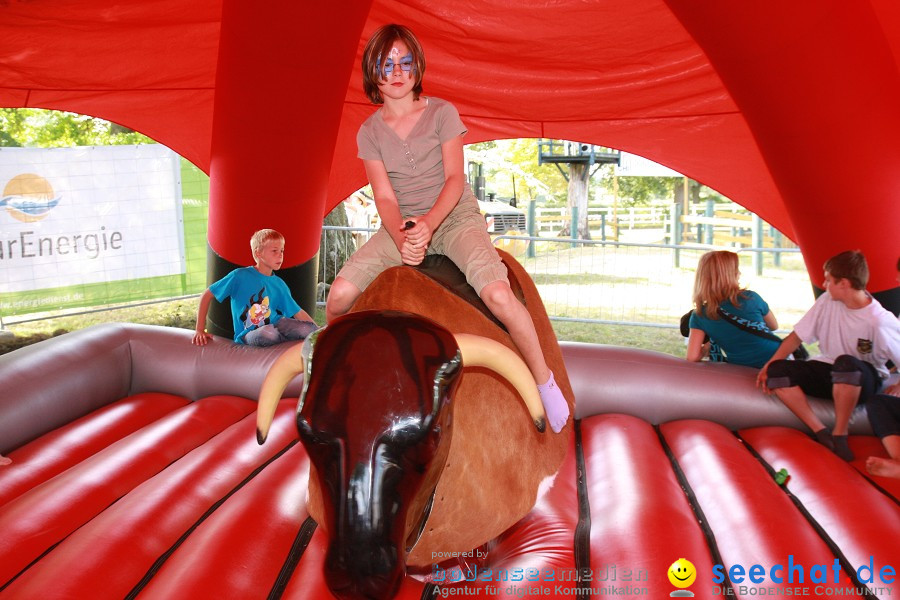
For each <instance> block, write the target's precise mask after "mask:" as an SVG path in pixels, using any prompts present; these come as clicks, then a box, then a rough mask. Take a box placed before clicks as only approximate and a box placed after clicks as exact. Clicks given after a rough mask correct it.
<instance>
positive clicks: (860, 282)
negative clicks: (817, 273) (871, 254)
mask: <svg viewBox="0 0 900 600" xmlns="http://www.w3.org/2000/svg"><path fill="white" fill-rule="evenodd" d="M823 269H824V270H826V271H828V272H829V273H830V274H831V277H832V278H834V279H846V280H847V281H849V282H850V285H851V286H852V287H853V289H854V290H864V289H866V284H868V283H869V265H868V263H867V262H866V257H865V256H863V253H862V252H860V251H859V250H847V251H846V252H841V253H840V254H837V255H835V256H832V257H831V258H829V259H828V260H826V261H825V265H824V266H823Z"/></svg>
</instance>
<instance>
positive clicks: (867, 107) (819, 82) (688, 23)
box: [666, 0, 900, 313]
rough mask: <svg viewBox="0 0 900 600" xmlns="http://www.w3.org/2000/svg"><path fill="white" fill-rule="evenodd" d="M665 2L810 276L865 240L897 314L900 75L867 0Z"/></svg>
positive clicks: (872, 284) (878, 290)
mask: <svg viewBox="0 0 900 600" xmlns="http://www.w3.org/2000/svg"><path fill="white" fill-rule="evenodd" d="M666 2H667V4H668V5H669V7H670V8H671V9H672V11H673V12H674V13H675V15H676V16H677V17H678V18H679V20H680V21H681V22H682V24H684V26H685V27H686V28H687V30H688V31H689V32H690V33H691V35H692V36H693V37H694V39H695V40H696V41H697V43H698V44H699V45H700V47H701V48H702V49H703V51H704V52H705V53H706V55H707V56H708V57H709V60H710V62H711V63H712V65H713V67H714V68H715V69H716V72H717V73H718V74H719V77H721V79H722V82H723V83H724V84H725V86H726V87H727V89H728V91H729V92H730V94H731V95H732V97H733V98H734V101H735V103H736V104H737V105H738V107H739V108H740V110H741V113H742V114H743V115H744V118H745V119H746V120H747V124H748V125H749V127H750V129H751V130H752V131H753V134H754V136H755V138H756V141H757V143H758V144H759V148H760V150H761V152H762V154H763V157H764V158H765V160H766V163H767V165H768V167H769V170H770V171H771V173H772V177H773V179H774V180H775V183H776V184H777V185H778V189H779V190H780V192H781V195H782V197H783V198H784V202H785V208H786V209H787V213H788V215H789V216H790V219H791V224H792V225H793V227H794V232H795V234H796V241H797V243H798V244H799V245H800V248H801V249H802V250H803V256H804V258H805V260H806V266H807V269H808V270H809V274H810V277H811V278H812V282H813V284H814V285H815V286H817V287H819V288H820V289H821V286H822V265H823V263H824V262H825V260H826V259H828V258H829V257H830V256H833V255H835V254H837V253H838V252H841V251H844V250H855V249H860V250H862V251H863V252H864V253H865V255H866V258H867V259H868V262H869V269H870V272H871V278H870V281H869V290H870V291H872V292H874V293H875V296H876V297H877V298H879V300H881V302H882V304H884V305H885V307H886V308H888V309H890V310H892V311H894V312H895V313H896V312H897V311H898V309H900V288H898V287H897V281H896V269H895V267H896V265H897V259H898V257H900V243H898V239H900V238H898V236H897V224H898V223H900V202H898V201H897V193H898V190H900V145H898V144H897V143H896V140H897V139H900V110H898V107H900V75H898V72H897V65H896V62H895V60H894V56H893V54H892V52H891V48H890V45H889V44H888V41H887V39H886V37H885V30H884V29H882V27H881V24H880V22H879V21H878V18H877V16H876V15H875V13H874V12H873V9H872V6H871V5H870V3H868V2H844V1H843V0H821V1H820V2H768V3H764V4H760V3H755V2H746V3H740V2H737V3H735V2H695V1H693V0H666ZM737 200H738V201H740V199H737Z"/></svg>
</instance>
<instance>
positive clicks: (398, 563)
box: [325, 542, 406, 600]
mask: <svg viewBox="0 0 900 600" xmlns="http://www.w3.org/2000/svg"><path fill="white" fill-rule="evenodd" d="M405 575H406V569H405V567H404V564H403V561H402V560H400V556H399V554H398V549H397V547H396V546H394V545H392V544H390V543H387V544H385V543H379V542H375V543H373V544H372V545H366V546H365V547H360V546H356V545H350V546H348V545H346V544H340V543H335V542H332V543H331V544H329V547H328V553H327V554H326V556H325V581H326V582H327V584H328V588H329V589H330V590H331V593H333V594H334V595H335V596H337V597H338V598H348V599H350V598H371V599H374V600H383V599H386V598H393V597H394V595H396V593H397V589H398V588H399V587H400V583H401V582H402V580H403V577H404V576H405Z"/></svg>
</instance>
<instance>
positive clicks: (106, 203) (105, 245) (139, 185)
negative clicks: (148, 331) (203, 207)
mask: <svg viewBox="0 0 900 600" xmlns="http://www.w3.org/2000/svg"><path fill="white" fill-rule="evenodd" d="M184 272H185V261H184V234H183V226H182V208H181V183H180V159H179V157H178V155H177V154H175V153H174V152H172V151H171V150H169V149H168V148H166V147H165V146H162V145H159V144H147V145H140V146H102V147H101V146H80V147H75V148H0V293H5V294H4V295H6V296H8V295H9V293H15V292H28V291H32V290H41V289H47V288H61V287H69V286H77V285H86V284H97V283H104V282H113V281H123V280H131V279H139V278H146V277H158V276H165V275H179V274H182V273H184Z"/></svg>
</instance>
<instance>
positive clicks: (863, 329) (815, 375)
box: [756, 251, 900, 461]
mask: <svg viewBox="0 0 900 600" xmlns="http://www.w3.org/2000/svg"><path fill="white" fill-rule="evenodd" d="M824 269H825V293H823V294H822V295H821V296H819V298H818V299H817V300H816V303H815V304H814V305H813V307H812V308H811V309H809V311H808V312H807V313H806V314H805V315H803V317H802V318H801V319H800V321H799V322H798V323H797V324H796V326H795V327H794V331H792V332H791V333H790V335H788V336H787V337H786V338H785V339H784V341H783V342H782V343H781V346H779V347H778V350H776V351H775V354H774V355H773V356H772V358H771V359H770V360H769V362H768V363H766V364H765V365H763V368H762V369H760V371H759V375H758V376H757V380H756V381H757V385H761V386H762V387H763V389H764V391H766V393H769V392H770V391H771V392H774V393H775V395H776V396H778V399H779V400H781V401H782V402H783V403H784V404H785V405H786V406H787V407H788V408H790V409H791V411H792V412H793V413H794V414H795V415H797V417H798V418H799V419H800V420H801V421H803V422H804V423H805V424H806V425H807V426H808V427H809V428H810V429H811V430H812V431H813V433H815V436H816V439H817V440H818V441H819V442H820V443H822V444H823V445H825V446H826V447H828V448H829V449H831V450H833V451H834V453H835V454H837V455H838V456H840V457H841V458H843V459H844V460H847V461H851V460H853V453H852V452H851V451H850V447H849V445H848V444H847V430H848V426H849V423H850V416H851V415H852V413H853V409H854V408H855V407H856V405H857V404H858V403H859V402H865V401H866V400H867V399H868V398H870V397H872V396H873V395H874V394H876V393H878V391H879V390H880V389H881V387H882V384H883V383H884V381H885V380H886V379H887V378H888V375H889V373H888V370H887V367H886V366H885V363H886V362H887V361H888V360H889V359H890V360H893V361H894V363H895V364H900V323H898V321H897V319H896V318H895V317H894V315H893V314H891V313H890V312H889V311H887V310H886V309H885V308H884V307H882V306H881V304H880V303H879V302H878V301H877V300H875V299H874V298H873V297H872V296H871V295H870V294H869V293H868V292H867V291H866V284H867V283H868V281H869V267H868V265H867V264H866V258H865V256H863V254H862V252H859V251H846V252H842V253H840V254H838V255H837V256H833V257H832V258H830V259H828V261H826V262H825V266H824ZM816 341H818V342H819V350H820V352H821V355H820V356H816V357H813V358H812V359H810V360H808V361H792V360H785V359H786V358H787V357H788V356H790V354H791V353H792V352H793V351H794V350H796V349H797V347H798V346H799V345H800V344H801V343H802V342H806V343H812V342H816ZM807 394H809V395H810V396H816V397H819V398H827V399H832V400H834V412H835V418H834V428H833V429H832V430H831V431H830V432H829V431H828V429H827V428H826V427H825V425H824V424H823V423H822V421H821V420H820V419H819V418H818V417H817V416H816V414H815V413H814V412H813V411H812V408H811V407H810V405H809V401H808V400H807V398H806V395H807Z"/></svg>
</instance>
